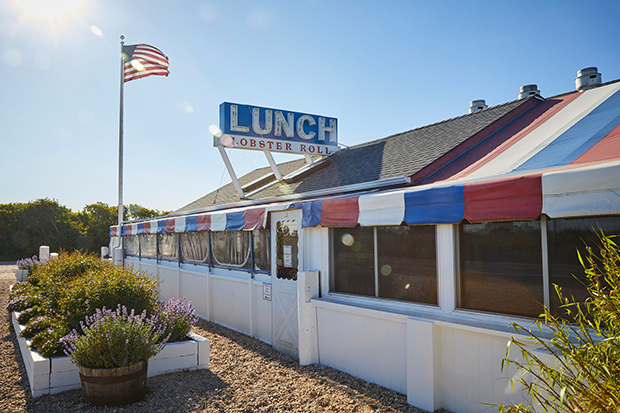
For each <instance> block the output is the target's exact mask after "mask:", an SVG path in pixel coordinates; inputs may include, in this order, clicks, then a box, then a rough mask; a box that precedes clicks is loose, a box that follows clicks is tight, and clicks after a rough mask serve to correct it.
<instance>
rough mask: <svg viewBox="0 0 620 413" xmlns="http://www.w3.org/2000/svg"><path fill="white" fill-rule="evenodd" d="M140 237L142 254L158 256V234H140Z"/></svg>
mask: <svg viewBox="0 0 620 413" xmlns="http://www.w3.org/2000/svg"><path fill="white" fill-rule="evenodd" d="M139 238H140V256H141V257H149V258H156V257H157V234H153V235H139Z"/></svg>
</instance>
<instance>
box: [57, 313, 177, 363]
mask: <svg viewBox="0 0 620 413" xmlns="http://www.w3.org/2000/svg"><path fill="white" fill-rule="evenodd" d="M81 330H82V331H83V334H82V335H79V334H78V332H77V331H76V330H73V331H72V332H71V333H70V334H68V335H67V336H66V337H65V338H63V339H62V342H63V344H64V347H65V354H67V355H68V356H69V357H70V358H71V360H72V361H73V363H74V364H75V365H76V366H82V367H89V368H115V367H123V366H129V365H132V364H135V363H138V362H140V361H146V360H148V359H149V358H151V357H152V356H154V355H156V354H157V353H159V351H160V350H161V349H162V348H163V347H164V345H165V343H166V341H167V339H168V336H165V335H164V332H165V329H164V327H163V326H162V325H161V324H160V323H159V322H158V320H157V316H152V317H147V315H146V311H143V312H142V314H140V315H135V312H134V311H133V310H131V311H128V310H127V308H126V307H124V306H122V307H121V306H120V305H119V306H118V307H117V308H116V311H112V310H106V309H105V308H104V309H103V310H99V309H98V310H97V311H96V312H95V315H93V316H92V317H86V321H85V322H84V323H81Z"/></svg>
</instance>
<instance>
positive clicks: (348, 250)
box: [332, 227, 375, 296]
mask: <svg viewBox="0 0 620 413" xmlns="http://www.w3.org/2000/svg"><path fill="white" fill-rule="evenodd" d="M332 235H333V237H332V239H333V242H332V243H333V273H334V288H333V290H334V291H338V292H341V293H351V294H360V295H370V296H374V295H375V258H374V249H375V243H374V229H373V228H364V227H355V228H334V229H333V234H332Z"/></svg>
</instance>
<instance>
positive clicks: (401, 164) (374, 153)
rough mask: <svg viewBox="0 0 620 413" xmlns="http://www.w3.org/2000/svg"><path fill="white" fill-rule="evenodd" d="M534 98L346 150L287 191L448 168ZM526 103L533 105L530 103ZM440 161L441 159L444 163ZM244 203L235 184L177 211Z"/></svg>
mask: <svg viewBox="0 0 620 413" xmlns="http://www.w3.org/2000/svg"><path fill="white" fill-rule="evenodd" d="M533 99H536V98H535V97H530V98H527V99H522V100H515V101H512V102H508V103H504V104H502V105H498V106H494V107H491V108H487V109H484V110H481V111H479V112H475V113H472V114H467V115H463V116H459V117H456V118H452V119H448V120H445V121H442V122H438V123H434V124H431V125H427V126H423V127H420V128H417V129H412V130H410V131H407V132H402V133H399V134H395V135H392V136H388V137H386V138H382V139H378V140H375V141H371V142H366V143H363V144H359V145H355V146H351V147H350V148H347V149H343V150H341V151H340V152H337V153H335V154H334V155H331V156H329V157H328V158H326V159H329V161H331V162H330V163H329V165H327V166H326V167H324V168H321V169H318V170H317V171H316V172H313V173H311V174H309V175H308V176H306V177H304V178H302V179H300V180H299V182H293V183H290V184H288V187H286V193H297V194H300V193H305V192H310V191H315V190H320V189H326V188H334V187H340V186H346V185H353V184H359V183H363V182H370V181H376V180H381V179H388V178H396V177H412V176H414V175H416V174H417V175H418V176H419V175H424V173H425V171H426V170H427V169H437V168H438V167H441V166H443V164H441V163H442V162H447V161H449V159H445V158H446V157H447V155H451V158H454V157H456V156H459V155H460V154H461V153H462V152H463V151H464V150H466V149H467V147H468V146H471V145H470V144H471V143H472V141H474V140H475V141H480V140H482V139H484V138H486V137H488V136H490V135H491V134H493V133H495V132H497V131H498V130H499V129H501V128H502V127H503V126H504V125H505V124H506V123H507V122H509V121H512V120H513V119H514V118H516V117H517V116H518V115H519V114H520V113H522V112H523V111H524V110H525V109H526V108H527V107H529V106H531V105H532V104H533V103H534V101H533ZM526 103H528V105H524V104H526ZM521 106H523V107H522V108H521V109H520V110H516V109H519V108H520V107H521ZM472 137H474V138H473V139H472ZM468 140H469V141H470V142H468ZM440 159H441V161H438V160H440ZM438 164H439V165H438ZM304 165H305V162H304V159H299V160H294V161H290V162H286V163H282V164H280V165H279V168H280V170H281V172H282V174H283V175H286V174H289V173H291V172H294V171H296V170H298V169H300V168H302V167H303V166H304ZM270 171H271V169H270V168H269V167H265V168H259V169H256V170H254V171H253V172H250V173H249V174H246V175H244V176H243V177H241V178H239V181H240V183H241V185H242V186H243V185H245V184H247V183H249V182H252V181H253V180H255V179H258V178H260V177H261V176H264V175H265V174H268V173H269V172H270ZM283 193H284V192H283V187H282V186H281V185H272V186H269V187H267V188H265V189H264V190H262V191H259V192H257V193H255V194H253V196H251V197H250V199H262V198H271V197H277V196H280V195H282V194H283ZM238 201H239V198H238V197H237V193H236V191H235V189H234V187H233V185H232V183H229V184H227V185H224V186H222V187H221V188H219V189H218V190H215V191H213V192H211V193H209V194H207V195H205V196H204V197H202V198H199V199H197V200H196V201H194V202H192V203H190V204H188V205H185V206H184V207H182V208H180V209H179V210H178V211H177V212H180V211H190V210H194V209H200V208H208V207H211V206H216V205H223V204H228V203H234V202H238Z"/></svg>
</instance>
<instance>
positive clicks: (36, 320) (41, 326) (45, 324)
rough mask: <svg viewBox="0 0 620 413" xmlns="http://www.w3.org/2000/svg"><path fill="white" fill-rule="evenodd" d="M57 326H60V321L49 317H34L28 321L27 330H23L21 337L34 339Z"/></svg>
mask: <svg viewBox="0 0 620 413" xmlns="http://www.w3.org/2000/svg"><path fill="white" fill-rule="evenodd" d="M57 324H59V322H58V320H55V319H53V318H51V317H49V316H38V317H33V318H32V319H31V320H29V321H28V323H26V328H24V329H23V330H22V332H21V335H22V337H24V338H32V337H34V336H36V335H37V334H39V333H40V332H41V331H43V330H45V329H46V328H50V327H52V326H53V325H57Z"/></svg>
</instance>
